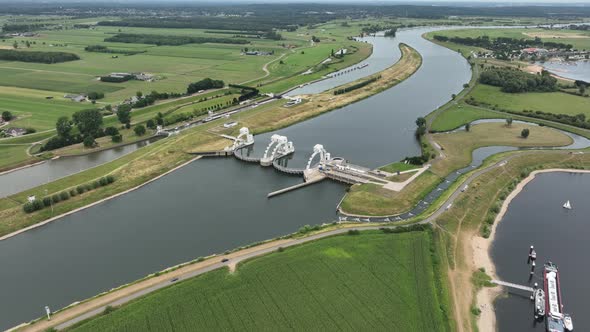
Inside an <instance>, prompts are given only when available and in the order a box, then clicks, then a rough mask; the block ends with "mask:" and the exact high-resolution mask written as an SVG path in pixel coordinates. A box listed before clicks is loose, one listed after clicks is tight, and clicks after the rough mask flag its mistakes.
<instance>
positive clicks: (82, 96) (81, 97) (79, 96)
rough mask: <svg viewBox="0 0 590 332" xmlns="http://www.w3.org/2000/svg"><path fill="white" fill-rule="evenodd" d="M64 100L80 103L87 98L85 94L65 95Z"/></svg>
mask: <svg viewBox="0 0 590 332" xmlns="http://www.w3.org/2000/svg"><path fill="white" fill-rule="evenodd" d="M64 98H66V99H70V100H71V101H75V102H78V103H81V102H83V101H86V100H87V99H86V98H87V96H86V95H85V94H65V95H64Z"/></svg>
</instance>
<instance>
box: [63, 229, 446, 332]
mask: <svg viewBox="0 0 590 332" xmlns="http://www.w3.org/2000/svg"><path fill="white" fill-rule="evenodd" d="M431 250H434V246H433V243H432V239H431V235H430V234H429V232H427V231H420V232H408V233H400V234H384V233H382V232H381V231H371V232H361V233H360V234H359V235H341V236H334V237H330V238H326V239H322V240H318V241H315V242H311V243H307V244H302V245H299V246H297V247H293V248H287V249H285V250H284V251H283V252H275V253H272V254H269V255H266V256H263V257H260V258H254V259H251V260H249V261H247V262H245V263H240V264H239V265H238V268H237V270H236V272H234V273H229V272H228V270H227V269H219V270H215V271H212V272H208V273H206V274H203V275H201V276H198V277H195V278H192V279H189V280H186V281H183V282H180V283H178V284H175V285H171V286H170V287H168V288H165V289H163V290H160V291H157V292H155V293H152V294H150V295H147V296H145V297H143V298H140V299H138V300H135V301H133V302H131V303H129V304H127V305H124V306H123V307H121V308H117V309H116V310H114V311H112V312H110V313H108V314H104V315H101V316H98V317H97V318H95V319H92V320H89V321H86V322H84V323H82V324H81V325H79V326H77V327H74V328H72V329H70V330H71V331H170V330H174V331H280V330H300V331H306V330H307V331H309V330H324V331H342V330H350V331H361V330H395V331H445V330H447V326H448V323H447V318H446V317H443V315H442V312H441V301H440V299H439V298H438V294H439V293H438V291H437V287H436V286H435V284H436V282H435V273H434V267H433V257H432V254H431ZM444 301H446V300H444Z"/></svg>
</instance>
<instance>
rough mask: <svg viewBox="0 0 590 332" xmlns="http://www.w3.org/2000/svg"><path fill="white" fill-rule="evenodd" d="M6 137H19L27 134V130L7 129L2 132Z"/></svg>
mask: <svg viewBox="0 0 590 332" xmlns="http://www.w3.org/2000/svg"><path fill="white" fill-rule="evenodd" d="M4 133H6V135H8V136H12V137H19V136H22V135H24V134H26V133H27V130H26V129H24V128H8V129H6V130H5V131H4Z"/></svg>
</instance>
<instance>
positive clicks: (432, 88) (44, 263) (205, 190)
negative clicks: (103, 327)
mask: <svg viewBox="0 0 590 332" xmlns="http://www.w3.org/2000/svg"><path fill="white" fill-rule="evenodd" d="M426 31H429V29H411V30H405V31H400V32H398V36H397V37H396V38H395V39H385V38H384V39H383V40H384V42H385V43H387V45H385V44H383V46H384V51H385V52H389V53H390V54H391V57H392V58H391V59H392V60H391V61H392V63H393V62H395V60H397V59H396V57H399V55H398V54H399V49H398V44H399V42H404V43H406V44H409V45H410V46H412V47H414V48H416V49H417V50H418V51H419V52H420V53H421V55H422V56H423V60H424V63H423V65H422V67H421V68H420V69H419V71H418V72H417V73H416V74H414V75H413V76H412V77H410V78H409V79H408V80H406V81H405V82H402V83H401V84H399V85H398V86H396V87H394V88H392V89H389V90H387V91H384V92H382V93H380V94H378V95H376V96H373V97H371V98H368V99H365V100H363V101H361V102H358V103H356V104H353V105H350V106H347V107H344V108H342V109H340V110H336V111H334V112H331V113H327V114H324V115H322V116H319V117H316V118H314V119H311V120H309V121H306V122H303V123H299V124H296V125H294V126H291V127H289V128H286V129H284V130H280V131H278V133H279V134H281V135H286V136H288V137H289V139H290V140H292V141H293V142H294V144H295V146H296V153H295V155H294V156H293V159H292V161H291V162H292V163H293V166H302V165H303V164H304V163H305V161H306V160H307V158H308V156H309V154H310V153H311V151H312V148H313V145H314V144H317V143H320V144H323V145H324V146H325V147H326V149H327V150H328V151H330V152H331V153H332V155H333V156H342V157H344V158H346V159H348V160H350V161H351V162H354V163H358V164H360V165H365V166H368V167H376V166H380V165H383V164H387V163H389V162H392V161H397V160H400V159H402V158H404V157H406V156H410V155H416V154H419V153H420V149H419V146H418V144H417V143H416V141H415V140H414V133H413V131H414V127H415V125H414V121H415V119H416V117H418V116H421V115H426V114H427V113H429V112H431V111H432V110H433V109H435V108H437V107H438V106H440V105H442V104H444V103H445V102H447V101H448V100H449V99H450V96H451V94H453V93H457V92H458V91H460V90H461V89H462V85H463V84H464V83H466V82H467V81H468V80H469V78H470V68H469V66H468V64H467V62H466V61H465V60H464V59H463V58H462V57H461V56H460V55H459V54H457V53H455V52H452V51H450V50H448V49H445V48H443V47H440V46H438V45H435V44H432V43H430V42H428V41H426V40H424V39H422V38H421V35H422V34H423V33H424V32H426ZM375 54H377V53H375ZM396 54H397V55H396ZM270 135H272V133H268V134H265V135H260V136H257V137H256V140H257V142H258V143H257V144H256V150H257V151H259V150H260V149H262V148H263V146H264V145H265V144H266V142H267V141H268V138H269V136H270ZM300 181H301V180H300V179H299V178H296V177H290V176H285V175H283V174H279V173H277V172H275V171H274V170H272V169H263V168H261V167H260V166H256V165H249V164H245V163H240V162H238V161H236V160H233V159H207V160H199V161H197V162H194V163H192V164H190V165H188V166H186V167H184V168H182V169H180V170H178V171H176V172H174V173H172V174H170V175H168V176H166V177H164V178H162V179H160V180H158V181H155V182H153V183H151V184H149V185H147V186H145V187H143V188H141V189H139V190H137V191H134V192H132V193H129V194H127V195H123V196H121V197H118V198H116V199H113V200H110V201H108V202H105V203H103V204H99V205H97V206H94V207H92V208H89V209H86V210H84V211H81V212H78V213H75V214H72V215H70V216H67V217H64V218H62V219H61V220H59V221H56V222H53V223H51V224H48V225H47V226H45V227H42V228H39V229H36V230H33V231H30V232H26V233H24V234H21V235H19V236H16V237H14V238H11V239H8V240H6V241H1V242H0V266H2V267H3V269H2V273H1V274H0V285H3V286H1V287H2V295H3V296H2V297H0V313H1V314H0V315H1V316H0V328H7V327H10V326H13V325H16V324H18V323H21V322H23V321H27V320H30V319H32V318H35V317H38V316H41V315H42V314H43V307H44V306H45V305H49V306H50V307H51V308H53V309H56V308H61V307H63V306H66V305H68V304H70V303H72V302H74V301H78V300H82V299H85V298H87V297H90V296H93V295H95V294H97V293H100V292H102V291H106V290H109V289H111V288H112V287H116V286H119V285H121V284H124V283H127V282H130V281H133V280H135V279H138V278H141V277H143V276H145V275H147V274H149V273H151V272H154V271H157V270H160V269H162V268H165V267H168V266H172V265H175V264H178V263H181V262H185V261H187V260H190V259H193V258H196V257H198V256H205V255H208V254H211V253H219V252H223V251H224V250H227V249H231V248H235V247H238V246H241V245H245V244H249V243H252V242H255V241H260V240H264V239H268V238H272V237H275V236H279V235H282V234H286V233H290V232H294V231H297V229H298V228H300V227H301V226H303V225H306V224H311V225H314V224H320V223H322V222H329V221H332V220H334V219H335V218H336V212H335V207H336V204H337V203H338V201H339V200H340V198H341V197H342V195H343V194H344V188H345V187H343V186H341V185H338V184H335V183H331V182H323V183H321V184H317V185H314V186H311V187H309V188H305V189H303V190H299V191H295V192H293V193H289V194H288V195H283V196H279V197H277V198H274V199H271V200H268V199H267V198H266V194H267V193H268V192H270V191H273V190H276V189H279V188H283V187H286V186H288V185H291V184H294V183H297V182H300Z"/></svg>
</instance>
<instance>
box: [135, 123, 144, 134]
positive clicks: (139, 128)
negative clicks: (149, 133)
mask: <svg viewBox="0 0 590 332" xmlns="http://www.w3.org/2000/svg"><path fill="white" fill-rule="evenodd" d="M133 131H134V132H135V135H137V136H143V135H145V131H146V130H145V127H144V126H143V125H137V126H135V128H133Z"/></svg>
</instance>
